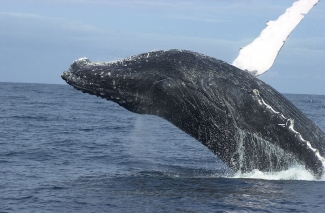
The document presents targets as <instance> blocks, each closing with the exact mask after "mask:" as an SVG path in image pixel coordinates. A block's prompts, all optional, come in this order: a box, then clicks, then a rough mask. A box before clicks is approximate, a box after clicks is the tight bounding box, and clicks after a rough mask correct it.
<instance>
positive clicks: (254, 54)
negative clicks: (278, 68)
mask: <svg viewBox="0 0 325 213" xmlns="http://www.w3.org/2000/svg"><path fill="white" fill-rule="evenodd" d="M318 2H319V0H299V1H296V2H294V3H293V5H292V6H291V7H290V8H288V9H287V10H286V12H285V13H284V14H282V15H281V16H280V17H279V18H278V19H277V20H276V21H268V22H267V23H266V25H267V27H266V28H265V29H264V30H263V31H262V32H261V34H260V36H259V37H257V38H256V39H255V40H254V41H253V42H252V43H250V44H249V45H247V46H246V47H243V48H241V49H240V51H239V55H238V56H237V58H236V59H235V60H234V62H232V65H234V66H236V67H238V68H240V69H242V70H247V71H249V72H252V73H253V74H254V75H256V76H257V75H261V74H263V73H264V72H266V71H268V70H269V69H270V68H271V67H272V65H273V63H274V61H275V59H276V57H277V55H278V53H279V52H280V49H281V47H282V46H283V45H284V42H285V40H286V39H287V38H288V36H289V35H290V33H291V32H292V31H293V29H294V28H295V27H296V26H297V25H298V24H299V22H300V21H301V20H302V19H303V18H304V15H306V14H307V13H308V12H309V11H310V10H311V9H312V8H313V7H314V6H315V5H316V4H317V3H318Z"/></svg>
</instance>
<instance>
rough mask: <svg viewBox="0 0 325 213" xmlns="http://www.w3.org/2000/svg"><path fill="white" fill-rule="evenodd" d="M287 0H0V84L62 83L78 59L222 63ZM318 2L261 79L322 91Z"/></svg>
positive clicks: (324, 33)
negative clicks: (166, 53) (188, 55)
mask: <svg viewBox="0 0 325 213" xmlns="http://www.w3.org/2000/svg"><path fill="white" fill-rule="evenodd" d="M293 2H294V0H219V1H218V0H200V1H195V0H180V1H175V0H174V1H171V0H165V1H161V0H155V1H154V0H141V1H137V0H118V1H116V0H114V1H113V0H112V1H111V0H0V82H34V83H54V84H57V83H59V84H63V83H64V81H63V80H61V77H60V75H61V73H62V72H63V71H65V70H67V69H68V68H69V66H70V64H71V63H72V62H73V61H74V60H76V59H78V58H81V57H88V58H89V59H90V60H91V61H110V60H113V59H117V58H124V57H127V56H130V55H134V54H139V53H143V52H147V51H151V50H160V49H174V48H177V49H188V50H192V51H197V52H200V53H203V54H206V55H209V56H212V57H215V58H218V59H221V60H224V61H226V62H228V63H231V62H232V61H233V60H234V59H235V58H236V57H237V55H238V51H239V49H240V48H241V47H243V46H245V45H247V44H249V43H250V42H251V41H253V40H254V38H256V37H257V36H258V35H259V34H260V32H261V30H262V29H264V28H265V26H266V25H265V23H266V22H267V21H268V20H275V19H277V17H278V16H279V15H281V14H282V13H284V11H285V9H286V8H288V7H290V6H291V5H292V3H293ZM324 26H325V1H324V0H321V1H320V3H319V4H318V5H316V6H315V7H314V8H313V9H312V10H311V12H310V13H309V14H308V15H307V16H306V17H305V18H304V19H303V20H302V22H301V23H300V24H299V25H298V27H297V28H296V29H295V30H294V31H293V33H292V34H291V35H290V37H289V39H288V40H287V42H286V43H285V45H284V46H283V48H282V50H281V52H280V54H279V56H278V58H277V59H276V61H275V64H274V66H273V67H272V68H271V69H270V70H269V71H268V72H267V73H265V74H263V75H262V76H260V79H262V80H263V81H265V82H266V83H268V84H270V85H271V86H273V87H274V88H276V89H277V90H279V91H280V92H283V93H302V94H325V27H324Z"/></svg>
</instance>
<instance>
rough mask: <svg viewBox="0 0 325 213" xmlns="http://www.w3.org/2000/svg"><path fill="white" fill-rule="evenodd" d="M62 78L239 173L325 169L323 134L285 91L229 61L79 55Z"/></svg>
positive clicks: (171, 54) (181, 53)
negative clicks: (181, 135)
mask: <svg viewBox="0 0 325 213" xmlns="http://www.w3.org/2000/svg"><path fill="white" fill-rule="evenodd" d="M61 77H62V79H63V80H65V81H66V82H67V83H68V84H70V85H72V86H73V87H74V88H76V89H78V90H81V91H82V92H85V93H89V94H92V95H97V96H99V97H102V98H105V99H107V100H110V101H114V102H116V103H118V104H119V105H121V106H123V107H124V108H126V109H128V110H129V111H132V112H135V113H140V114H152V115H157V116H159V117H161V118H164V119H166V120H168V121H169V122H171V123H172V124H174V125H175V126H177V127H178V128H180V129H181V130H183V131H184V132H186V133H187V134H189V135H191V136H192V137H194V138H195V139H197V140H198V141H200V142H201V143H202V144H203V145H205V146H206V147H208V148H209V149H210V150H211V151H212V152H214V153H215V154H216V155H217V156H218V157H219V158H220V159H221V160H222V161H223V162H224V163H226V164H227V165H228V166H229V167H230V168H231V169H233V170H234V171H242V172H249V171H252V170H254V169H258V170H260V171H268V172H269V171H280V170H284V169H288V168H289V167H290V166H292V165H294V164H297V163H299V164H302V165H304V166H305V167H306V169H307V170H309V171H310V172H311V173H313V174H314V175H315V176H316V177H318V178H319V177H321V176H322V175H323V173H324V165H325V159H324V156H325V134H324V132H323V131H322V130H321V129H320V128H318V127H317V126H316V125H315V124H314V123H313V122H312V121H311V120H309V119H308V118H307V117H306V116H305V115H303V113H301V112H300V111H299V110H298V109H297V108H296V107H295V106H294V105H293V104H291V103H290V102H289V101H288V100H287V99H286V98H285V97H284V96H283V95H281V94H280V93H278V92H277V91H276V90H275V89H273V88H272V87H270V86H269V85H267V84H265V83H264V82H262V81H261V80H259V79H257V78H255V77H254V76H253V75H251V74H250V73H248V72H245V71H243V70H240V69H238V68H236V67H234V66H232V65H230V64H228V63H226V62H224V61H221V60H217V59H215V58H211V57H208V56H205V55H202V54H199V53H195V52H191V51H186V50H168V51H153V52H149V53H143V54H140V55H136V56H131V57H129V58H126V59H123V60H119V61H114V62H107V63H93V62H91V61H90V60H89V59H87V58H81V59H79V60H76V61H75V62H74V63H73V64H72V65H71V66H70V68H69V70H68V71H66V72H64V73H63V74H62V76H61Z"/></svg>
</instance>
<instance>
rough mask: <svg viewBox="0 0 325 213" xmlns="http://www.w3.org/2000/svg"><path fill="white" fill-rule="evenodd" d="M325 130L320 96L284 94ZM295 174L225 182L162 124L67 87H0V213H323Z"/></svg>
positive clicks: (318, 192) (225, 174)
mask: <svg viewBox="0 0 325 213" xmlns="http://www.w3.org/2000/svg"><path fill="white" fill-rule="evenodd" d="M285 96H286V97H287V98H288V99H289V100H291V101H292V102H293V103H294V104H295V105H296V106H297V107H298V108H300V109H301V110H302V111H303V112H304V113H305V114H306V115H307V116H308V117H309V118H311V119H312V120H313V121H314V122H315V123H317V124H318V125H319V126H320V127H321V128H322V129H323V130H325V96H321V95H292V94H286V95H285ZM324 210H325V181H319V180H315V179H314V178H313V177H312V176H311V175H310V174H309V173H308V172H307V171H305V170H304V169H303V168H302V167H299V166H297V167H295V168H291V169H289V170H287V171H283V172H278V173H273V174H267V173H262V172H259V171H253V172H252V173H250V174H234V173H233V172H232V171H230V170H229V169H228V168H227V167H226V166H225V165H224V164H223V163H222V162H221V161H220V160H219V159H218V158H217V157H216V156H215V155H214V154H212V153H211V152H210V151H209V150H208V149H207V148H206V147H204V146H203V145H201V144H200V143H199V142H197V141H196V140H194V139H193V138H191V137H189V136H188V135H187V134H185V133H183V132H182V131H180V130H179V129H177V128H176V127H174V126H173V125H171V124H169V123H168V122H167V121H165V120H163V119H160V118H158V117H155V116H149V115H137V114H133V113H131V112H128V111H126V110H125V109H123V108H122V107H119V106H118V105H117V104H115V103H113V102H108V101H106V100H103V99H100V98H97V97H95V96H90V95H88V94H83V93H81V92H80V91H76V90H74V89H73V88H72V87H71V86H68V85H48V84H22V83H0V212H254V211H256V212H324Z"/></svg>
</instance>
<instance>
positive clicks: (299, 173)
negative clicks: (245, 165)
mask: <svg viewBox="0 0 325 213" xmlns="http://www.w3.org/2000/svg"><path fill="white" fill-rule="evenodd" d="M232 178H245V179H263V180H306V181H325V177H324V176H323V177H322V178H321V179H317V178H316V177H315V176H314V175H313V174H312V173H310V172H309V171H307V170H306V169H305V168H304V166H302V165H295V166H293V167H291V168H289V169H287V170H283V171H278V172H262V171H259V170H257V169H255V170H253V171H251V172H248V173H242V172H237V173H236V174H235V175H234V176H233V177H232Z"/></svg>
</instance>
